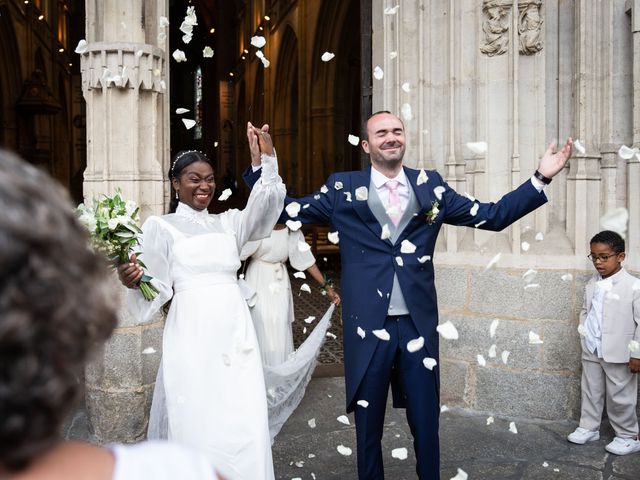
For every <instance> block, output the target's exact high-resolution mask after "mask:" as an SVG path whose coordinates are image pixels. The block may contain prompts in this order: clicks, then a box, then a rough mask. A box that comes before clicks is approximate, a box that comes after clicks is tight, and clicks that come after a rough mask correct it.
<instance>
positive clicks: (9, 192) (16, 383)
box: [0, 150, 117, 471]
mask: <svg viewBox="0 0 640 480" xmlns="http://www.w3.org/2000/svg"><path fill="white" fill-rule="evenodd" d="M87 238H88V234H87V232H86V230H85V229H84V227H82V226H81V225H80V224H79V223H78V221H77V220H76V217H75V215H74V213H73V209H72V208H71V204H70V201H69V198H68V196H67V194H66V192H65V191H64V189H63V188H62V187H61V186H60V185H58V184H57V183H56V182H55V181H53V180H52V179H51V178H49V177H48V176H47V175H46V174H44V173H43V172H41V171H40V170H38V169H37V168H35V167H33V166H31V165H28V164H26V163H24V162H22V161H21V160H19V159H18V158H17V157H15V156H13V155H11V154H9V153H7V152H3V151H2V150H0V467H2V468H4V469H5V470H9V471H18V470H21V469H23V468H25V467H26V466H28V465H29V463H30V461H31V460H33V459H34V458H36V457H37V456H38V455H40V454H42V453H44V452H45V451H46V450H47V449H48V448H50V447H51V446H52V445H53V444H54V443H55V442H56V441H57V440H58V438H59V431H60V427H61V424H62V422H63V420H64V419H65V417H66V415H67V414H68V412H69V409H70V408H71V406H72V405H73V402H74V400H75V399H76V396H77V394H78V391H79V379H80V378H81V377H82V372H83V369H84V366H85V362H86V360H87V357H88V355H89V354H90V352H91V351H92V350H94V349H95V347H96V346H97V345H100V344H101V343H102V342H104V341H105V340H106V339H107V338H108V337H109V335H110V334H111V332H112V331H113V329H114V328H115V326H116V323H117V317H116V305H114V303H115V302H114V301H113V296H112V295H110V289H109V288H108V287H107V283H106V282H105V280H106V279H107V278H108V277H107V272H108V271H107V266H106V264H105V262H104V261H103V260H102V259H101V257H98V256H97V255H96V254H95V253H93V252H92V251H91V250H90V249H89V248H88V243H87Z"/></svg>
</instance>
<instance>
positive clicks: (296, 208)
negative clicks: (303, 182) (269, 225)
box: [284, 202, 300, 218]
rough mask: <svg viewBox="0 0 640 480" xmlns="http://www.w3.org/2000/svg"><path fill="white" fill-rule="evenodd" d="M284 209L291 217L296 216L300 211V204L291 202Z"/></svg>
mask: <svg viewBox="0 0 640 480" xmlns="http://www.w3.org/2000/svg"><path fill="white" fill-rule="evenodd" d="M284 209H285V211H286V212H287V215H289V216H290V217H291V218H296V217H297V216H298V213H300V204H299V203H298V202H291V203H290V204H288V205H287V206H286V207H285V208H284Z"/></svg>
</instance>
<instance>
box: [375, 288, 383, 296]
mask: <svg viewBox="0 0 640 480" xmlns="http://www.w3.org/2000/svg"><path fill="white" fill-rule="evenodd" d="M376 291H377V292H378V295H380V298H382V292H381V291H380V289H379V288H376Z"/></svg>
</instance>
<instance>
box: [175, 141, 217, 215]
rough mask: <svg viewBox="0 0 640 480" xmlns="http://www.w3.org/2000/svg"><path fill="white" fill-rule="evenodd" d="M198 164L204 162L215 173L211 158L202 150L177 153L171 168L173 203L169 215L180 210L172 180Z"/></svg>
mask: <svg viewBox="0 0 640 480" xmlns="http://www.w3.org/2000/svg"><path fill="white" fill-rule="evenodd" d="M196 162H204V163H208V164H209V165H211V168H212V169H213V171H215V170H216V169H215V166H214V165H213V163H212V162H211V160H209V157H207V155H205V154H204V153H202V152H201V151H200V150H180V151H179V152H178V153H176V154H175V155H174V157H173V160H171V168H169V183H170V184H171V201H170V202H169V213H174V212H175V211H176V208H178V199H177V198H176V191H175V190H174V189H173V184H172V183H171V180H173V179H174V178H175V179H179V178H180V175H182V170H184V169H185V168H187V167H188V166H189V165H191V164H192V163H196Z"/></svg>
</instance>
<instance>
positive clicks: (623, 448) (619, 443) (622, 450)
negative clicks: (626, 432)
mask: <svg viewBox="0 0 640 480" xmlns="http://www.w3.org/2000/svg"><path fill="white" fill-rule="evenodd" d="M604 448H605V450H606V451H607V452H610V453H613V454H615V455H628V454H630V453H635V452H640V440H635V439H633V438H621V437H615V438H614V439H613V441H612V442H611V443H609V444H607V446H606V447H604Z"/></svg>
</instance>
